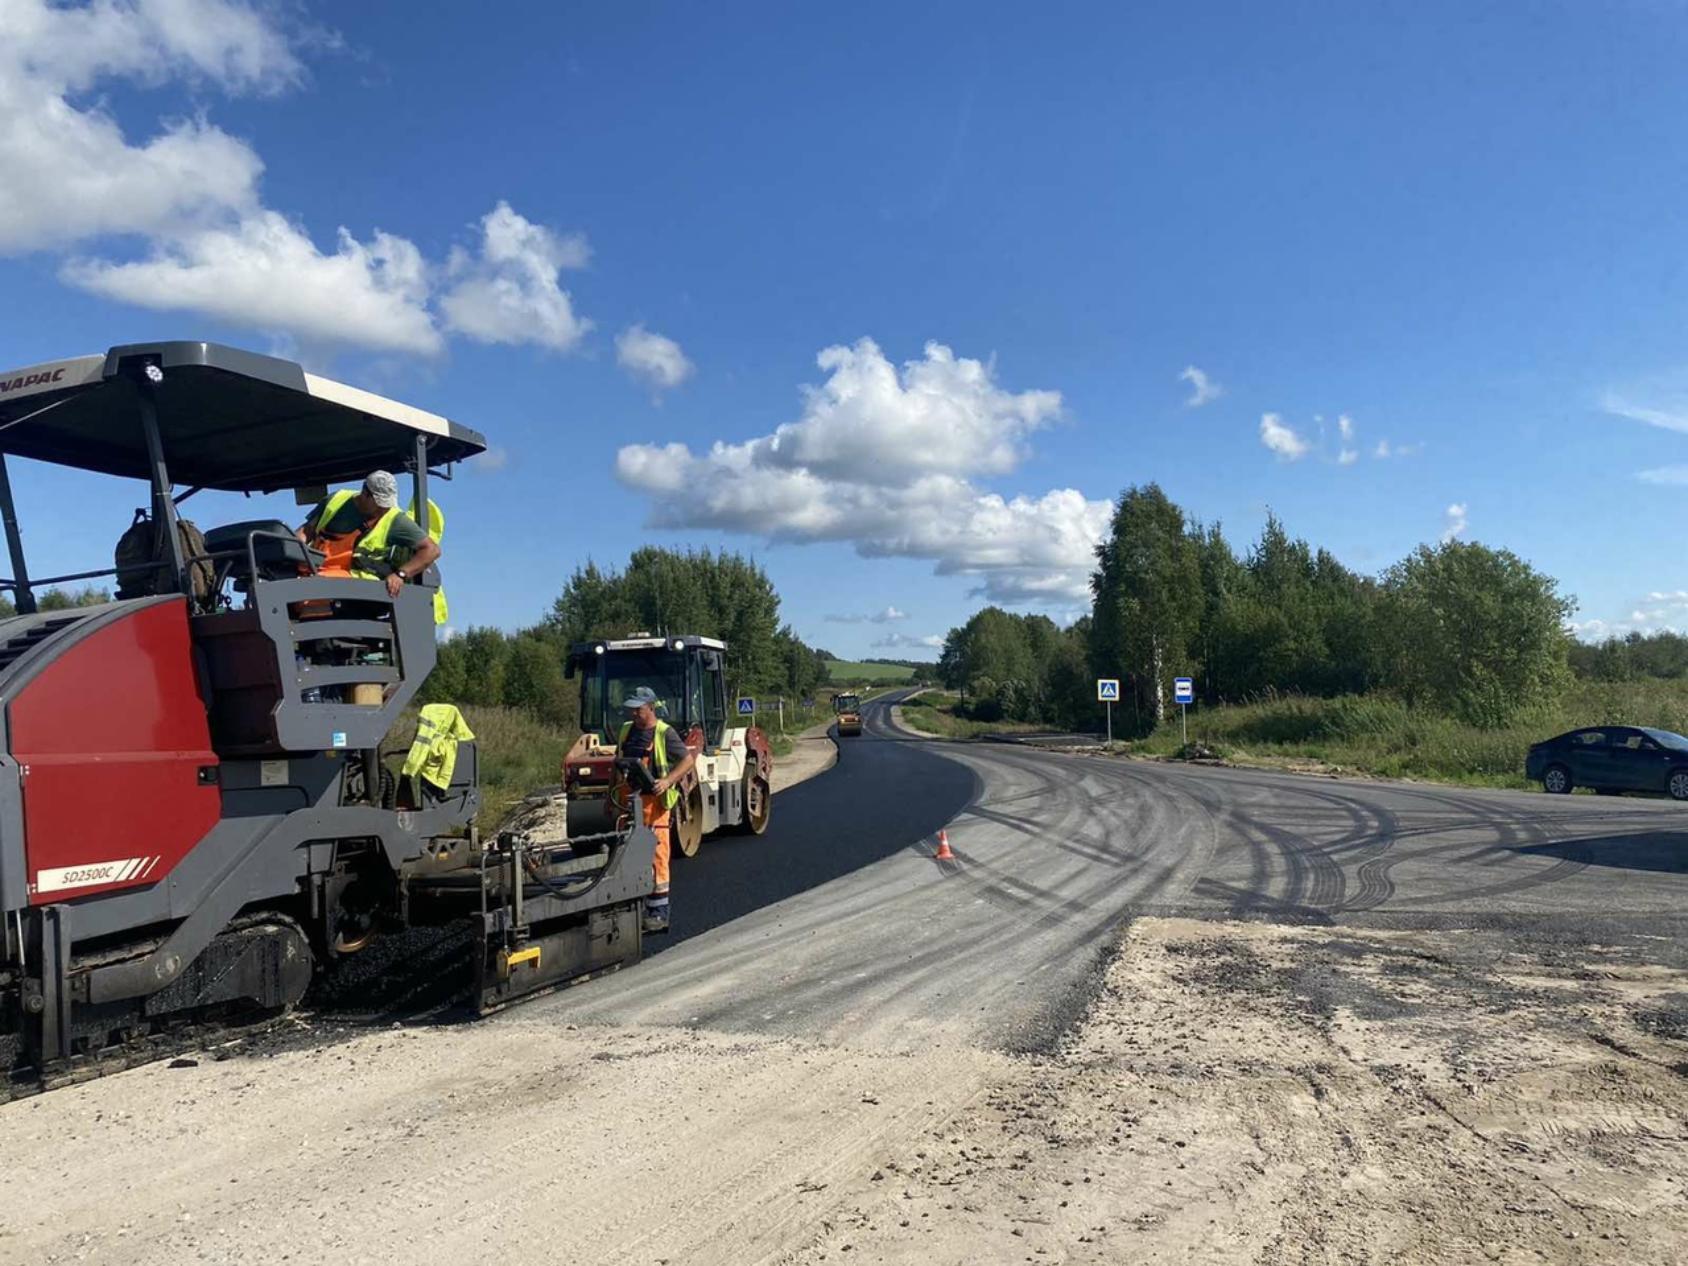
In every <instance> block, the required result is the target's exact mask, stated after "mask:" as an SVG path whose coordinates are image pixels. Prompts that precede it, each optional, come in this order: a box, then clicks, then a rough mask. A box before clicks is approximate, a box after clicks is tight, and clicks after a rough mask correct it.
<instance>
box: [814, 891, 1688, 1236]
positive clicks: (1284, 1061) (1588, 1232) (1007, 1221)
mask: <svg viewBox="0 0 1688 1266" xmlns="http://www.w3.org/2000/svg"><path fill="white" fill-rule="evenodd" d="M1585 964H1586V965H1585ZM1685 1127H1688V977H1685V976H1684V973H1683V971H1682V965H1681V964H1680V963H1672V964H1659V963H1655V962H1650V961H1648V959H1647V958H1646V957H1645V956H1644V955H1637V954H1636V953H1635V952H1634V950H1633V947H1631V948H1628V949H1618V948H1609V949H1607V950H1605V951H1602V952H1596V953H1594V954H1592V955H1589V956H1586V958H1579V959H1578V960H1576V961H1573V960H1571V959H1569V958H1568V957H1566V958H1561V957H1559V956H1556V955H1552V954H1549V955H1548V956H1547V957H1542V956H1540V955H1538V954H1532V953H1527V952H1522V951H1518V950H1516V949H1512V948H1510V947H1509V946H1507V945H1506V944H1505V943H1504V942H1503V941H1502V940H1501V939H1500V938H1498V937H1496V936H1493V935H1488V934H1484V933H1478V932H1455V933H1447V932H1443V933H1434V934H1432V933H1423V932H1378V931H1369V930H1368V931H1355V930H1353V929H1341V930H1337V929H1319V928H1306V927H1294V928H1292V927H1284V926H1279V925H1272V924H1260V923H1209V922H1201V921H1192V920H1185V919H1143V920H1139V921H1138V922H1136V923H1135V924H1134V925H1133V926H1132V927H1131V928H1130V930H1129V932H1128V933H1127V935H1126V937H1125V941H1124V944H1123V947H1122V952H1121V954H1120V955H1119V957H1118V958H1116V959H1115V960H1114V961H1113V962H1112V964H1111V965H1110V966H1109V967H1108V969H1107V972H1106V974H1105V978H1104V981H1103V984H1102V988H1101V990H1100V992H1099V994H1098V996H1097V998H1096V1000H1095V1002H1094V1004H1093V1007H1092V1009H1091V1011H1090V1013H1089V1015H1088V1016H1087V1018H1086V1019H1085V1021H1084V1023H1083V1024H1082V1025H1081V1026H1080V1027H1079V1028H1078V1029H1076V1030H1075V1031H1074V1032H1073V1033H1072V1034H1071V1035H1070V1037H1069V1039H1068V1041H1067V1042H1066V1043H1065V1045H1064V1046H1063V1048H1062V1049H1061V1051H1060V1052H1059V1053H1058V1054H1056V1055H1055V1056H1053V1057H1050V1058H1046V1059H1043V1060H1036V1059H1032V1060H1022V1061H1019V1062H1018V1063H1017V1064H1016V1070H1015V1075H1013V1076H1010V1077H1007V1078H1003V1079H1000V1080H998V1081H997V1082H995V1083H993V1084H992V1086H991V1087H990V1089H989V1091H988V1093H987V1094H986V1095H985V1096H984V1097H983V1098H982V1099H981V1100H979V1101H977V1102H975V1103H973V1104H970V1105H968V1106H966V1107H964V1108H963V1109H962V1110H961V1111H960V1112H959V1113H958V1114H957V1116H956V1117H955V1118H954V1119H953V1120H951V1121H948V1122H945V1123H943V1124H942V1125H941V1126H939V1127H937V1128H934V1129H929V1130H928V1131H927V1132H926V1136H925V1137H924V1138H922V1139H921V1140H920V1141H919V1142H918V1144H916V1145H915V1146H912V1147H906V1148H904V1149H903V1150H902V1151H901V1152H900V1153H898V1154H897V1155H894V1156H888V1157H886V1158H885V1160H884V1161H883V1163H882V1168H881V1172H882V1173H883V1174H885V1175H886V1176H887V1181H883V1182H881V1183H874V1184H871V1185H870V1186H869V1187H866V1188H862V1190H863V1193H864V1194H863V1198H861V1199H859V1200H857V1201H855V1202H853V1203H851V1204H849V1205H848V1206H847V1208H845V1209H844V1210H843V1211H842V1213H841V1214H840V1215H839V1217H838V1219H837V1222H836V1224H835V1226H834V1227H833V1229H832V1230H831V1232H830V1233H829V1234H827V1235H826V1236H824V1237H823V1238H822V1239H821V1240H820V1241H819V1242H818V1243H817V1244H815V1245H813V1246H811V1247H810V1248H809V1249H806V1250H804V1251H803V1252H802V1253H801V1254H799V1255H798V1258H797V1260H799V1261H802V1262H812V1261H820V1260H825V1259H828V1258H831V1259H832V1260H838V1258H837V1253H839V1252H840V1251H842V1250H844V1249H845V1248H848V1249H849V1250H851V1251H850V1254H849V1257H848V1258H847V1259H846V1260H850V1261H865V1262H898V1263H905V1262H906V1263H916V1262H929V1261H962V1260H967V1261H1021V1260H1025V1261H1067V1262H1101V1261H1120V1260H1131V1261H1159V1260H1174V1261H1176V1260H1199V1261H1205V1262H1223V1263H1237V1264H1238V1266H1242V1264H1243V1263H1252V1262H1265V1263H1289V1262H1296V1263H1343V1262H1379V1263H1382V1262H1389V1263H1398V1262H1399V1263H1423V1264H1425V1266H1430V1264H1431V1263H1441V1262H1482V1261H1497V1262H1507V1263H1524V1262H1532V1263H1539V1262H1544V1261H1545V1262H1554V1263H1582V1262H1588V1263H1593V1262H1614V1261H1623V1262H1627V1263H1643V1262H1645V1263H1660V1264H1661V1266H1663V1264H1664V1263H1675V1262H1680V1261H1682V1260H1684V1257H1685V1256H1688V1201H1685V1199H1684V1197H1685V1196H1688V1190H1685V1187H1688V1131H1685Z"/></svg>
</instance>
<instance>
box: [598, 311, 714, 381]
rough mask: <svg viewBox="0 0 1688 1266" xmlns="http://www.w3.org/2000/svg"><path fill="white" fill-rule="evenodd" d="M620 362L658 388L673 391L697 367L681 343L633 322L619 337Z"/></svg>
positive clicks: (617, 340) (617, 346)
mask: <svg viewBox="0 0 1688 1266" xmlns="http://www.w3.org/2000/svg"><path fill="white" fill-rule="evenodd" d="M615 359H616V363H617V364H618V365H620V366H621V367H622V368H623V369H625V370H626V371H627V372H628V373H629V374H631V375H632V376H633V377H634V378H636V379H638V380H639V381H640V382H643V383H645V384H646V385H647V386H649V387H651V388H653V389H654V390H656V391H670V390H672V389H673V388H675V387H678V386H679V385H680V384H681V383H683V382H685V381H686V379H688V378H690V377H691V376H692V372H693V370H694V368H695V366H693V364H692V362H691V361H689V360H687V359H686V353H685V352H683V351H681V350H680V345H679V344H678V343H676V342H675V341H674V340H673V339H671V338H669V337H668V336H667V335H664V334H658V333H656V332H655V331H654V330H647V329H646V328H645V327H644V326H643V325H630V326H628V327H627V328H626V329H625V330H623V331H622V332H621V333H620V334H618V335H616V340H615Z"/></svg>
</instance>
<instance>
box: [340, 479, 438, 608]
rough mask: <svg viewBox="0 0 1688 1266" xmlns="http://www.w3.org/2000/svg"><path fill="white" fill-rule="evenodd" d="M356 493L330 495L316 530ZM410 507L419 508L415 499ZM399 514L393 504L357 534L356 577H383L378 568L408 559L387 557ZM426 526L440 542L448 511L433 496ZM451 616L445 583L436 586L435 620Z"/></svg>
mask: <svg viewBox="0 0 1688 1266" xmlns="http://www.w3.org/2000/svg"><path fill="white" fill-rule="evenodd" d="M357 495H358V494H357V493H356V492H355V491H353V490H350V489H342V490H341V491H339V492H337V493H335V494H334V495H333V496H331V497H329V498H328V500H327V501H325V502H324V503H323V507H322V514H321V515H319V516H318V517H317V525H316V527H317V531H318V532H319V533H320V532H324V531H326V530H327V529H328V525H329V523H330V522H332V521H333V518H334V516H335V515H336V514H338V513H339V512H340V507H342V506H343V505H345V504H346V503H347V502H348V501H350V500H352V499H353V498H354V497H356V496H357ZM410 508H411V510H412V511H414V510H415V509H416V503H415V502H414V501H412V502H411V503H410ZM398 515H399V509H398V507H397V506H394V507H393V508H392V509H391V510H388V511H386V512H385V513H383V514H382V516H381V517H380V518H379V519H377V520H376V521H375V526H374V527H372V528H370V529H369V530H368V531H366V532H364V533H363V535H361V536H360V537H358V539H357V544H356V545H354V546H353V547H352V575H353V576H354V577H356V578H357V579H359V580H380V579H381V578H382V577H381V573H380V572H379V571H377V570H376V568H378V567H381V566H397V565H398V564H399V563H403V562H405V561H406V559H404V558H400V559H396V560H394V559H389V558H388V557H387V555H388V554H389V553H391V552H392V551H391V550H389V548H388V546H387V534H388V533H389V532H390V531H391V530H392V527H393V520H394V519H396V518H398ZM411 517H412V518H415V515H414V514H412V515H411ZM427 530H428V535H429V536H430V537H432V538H433V540H434V544H436V545H437V544H439V540H440V537H441V536H442V535H444V533H445V515H443V514H441V513H440V508H439V507H438V506H437V505H435V504H434V502H433V499H432V498H430V499H429V501H428V529H427ZM395 548H396V547H395ZM450 616H451V608H450V607H449V606H447V605H446V600H445V586H443V585H442V586H440V587H439V588H437V589H435V590H434V623H435V624H444V623H445V622H446V620H448V619H449V618H450Z"/></svg>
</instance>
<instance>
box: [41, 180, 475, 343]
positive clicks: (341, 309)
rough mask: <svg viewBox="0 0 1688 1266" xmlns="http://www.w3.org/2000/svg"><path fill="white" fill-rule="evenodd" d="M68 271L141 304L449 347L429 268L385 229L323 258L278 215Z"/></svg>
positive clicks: (344, 237)
mask: <svg viewBox="0 0 1688 1266" xmlns="http://www.w3.org/2000/svg"><path fill="white" fill-rule="evenodd" d="M60 276H61V277H62V278H63V279H64V280H65V281H67V282H69V283H71V284H72V285H76V286H80V287H81V288H82V289H84V290H89V291H92V292H93V293H95V294H98V295H103V296H105V297H106V298H109V299H117V300H120V301H122V302H125V303H132V304H134V305H136V306H137V307H143V308H155V309H159V310H162V311H175V310H186V311H191V312H202V313H205V314H206V315H208V316H212V317H215V318H217V319H219V320H223V321H228V322H231V323H233V324H236V325H245V326H251V327H255V328H257V329H261V330H286V331H288V332H290V333H293V334H296V335H298V336H299V337H300V338H302V339H306V340H314V341H318V342H325V343H348V344H355V345H360V346H363V347H373V348H380V349H382V350H386V351H396V352H421V353H433V352H437V351H439V350H440V348H441V346H442V345H443V343H442V340H441V338H440V335H439V331H438V330H436V329H435V328H434V323H433V320H432V318H431V317H430V316H429V315H428V311H427V308H426V306H425V305H426V301H427V296H428V279H427V267H426V265H425V264H424V263H423V260H422V253H421V252H420V251H418V250H417V249H416V247H415V245H413V244H412V243H411V242H410V241H408V240H407V239H405V238H402V237H395V236H393V235H392V234H390V233H382V232H379V231H377V232H376V234H375V236H374V238H373V240H371V241H370V242H369V243H367V244H365V243H362V242H359V241H358V240H357V239H356V238H354V237H353V236H352V235H351V234H350V233H348V232H347V231H346V230H345V229H341V230H340V241H339V247H338V249H337V250H335V251H334V252H333V253H332V254H325V253H323V252H322V251H320V250H318V249H317V246H316V244H315V243H314V242H312V241H311V239H310V237H309V236H307V235H306V233H305V232H304V231H303V230H302V229H300V228H299V227H298V226H297V225H294V224H291V223H289V222H288V221H287V220H286V219H285V218H284V217H283V216H282V215H280V214H279V213H278V212H275V211H259V212H256V213H254V214H252V215H250V216H248V217H246V218H244V219H243V220H241V221H240V222H239V223H238V224H236V225H234V226H233V227H231V228H210V229H203V230H200V231H197V232H194V233H192V234H189V235H186V236H183V237H180V238H176V239H173V240H168V241H160V242H159V243H158V244H157V245H156V246H155V248H154V250H153V252H152V254H151V255H150V256H149V257H148V258H146V259H142V260H138V261H136V262H134V263H125V264H117V263H111V262H108V261H103V260H91V259H75V260H71V261H70V262H69V263H67V264H66V265H65V266H64V267H63V268H62V269H61V270H60Z"/></svg>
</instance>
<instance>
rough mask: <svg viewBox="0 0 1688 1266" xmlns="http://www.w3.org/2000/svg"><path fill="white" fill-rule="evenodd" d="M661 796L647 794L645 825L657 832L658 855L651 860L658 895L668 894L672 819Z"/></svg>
mask: <svg viewBox="0 0 1688 1266" xmlns="http://www.w3.org/2000/svg"><path fill="white" fill-rule="evenodd" d="M662 801H663V798H662V797H661V796H645V797H643V802H644V806H645V825H646V826H648V827H650V828H651V830H653V831H655V832H656V856H655V857H654V858H653V859H652V861H651V871H652V872H653V873H654V875H655V876H656V891H655V892H654V893H653V894H652V895H653V896H657V897H666V896H667V895H668V826H669V819H670V816H671V814H670V812H669V808H668V806H667V805H666V804H664V803H663V802H662Z"/></svg>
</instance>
